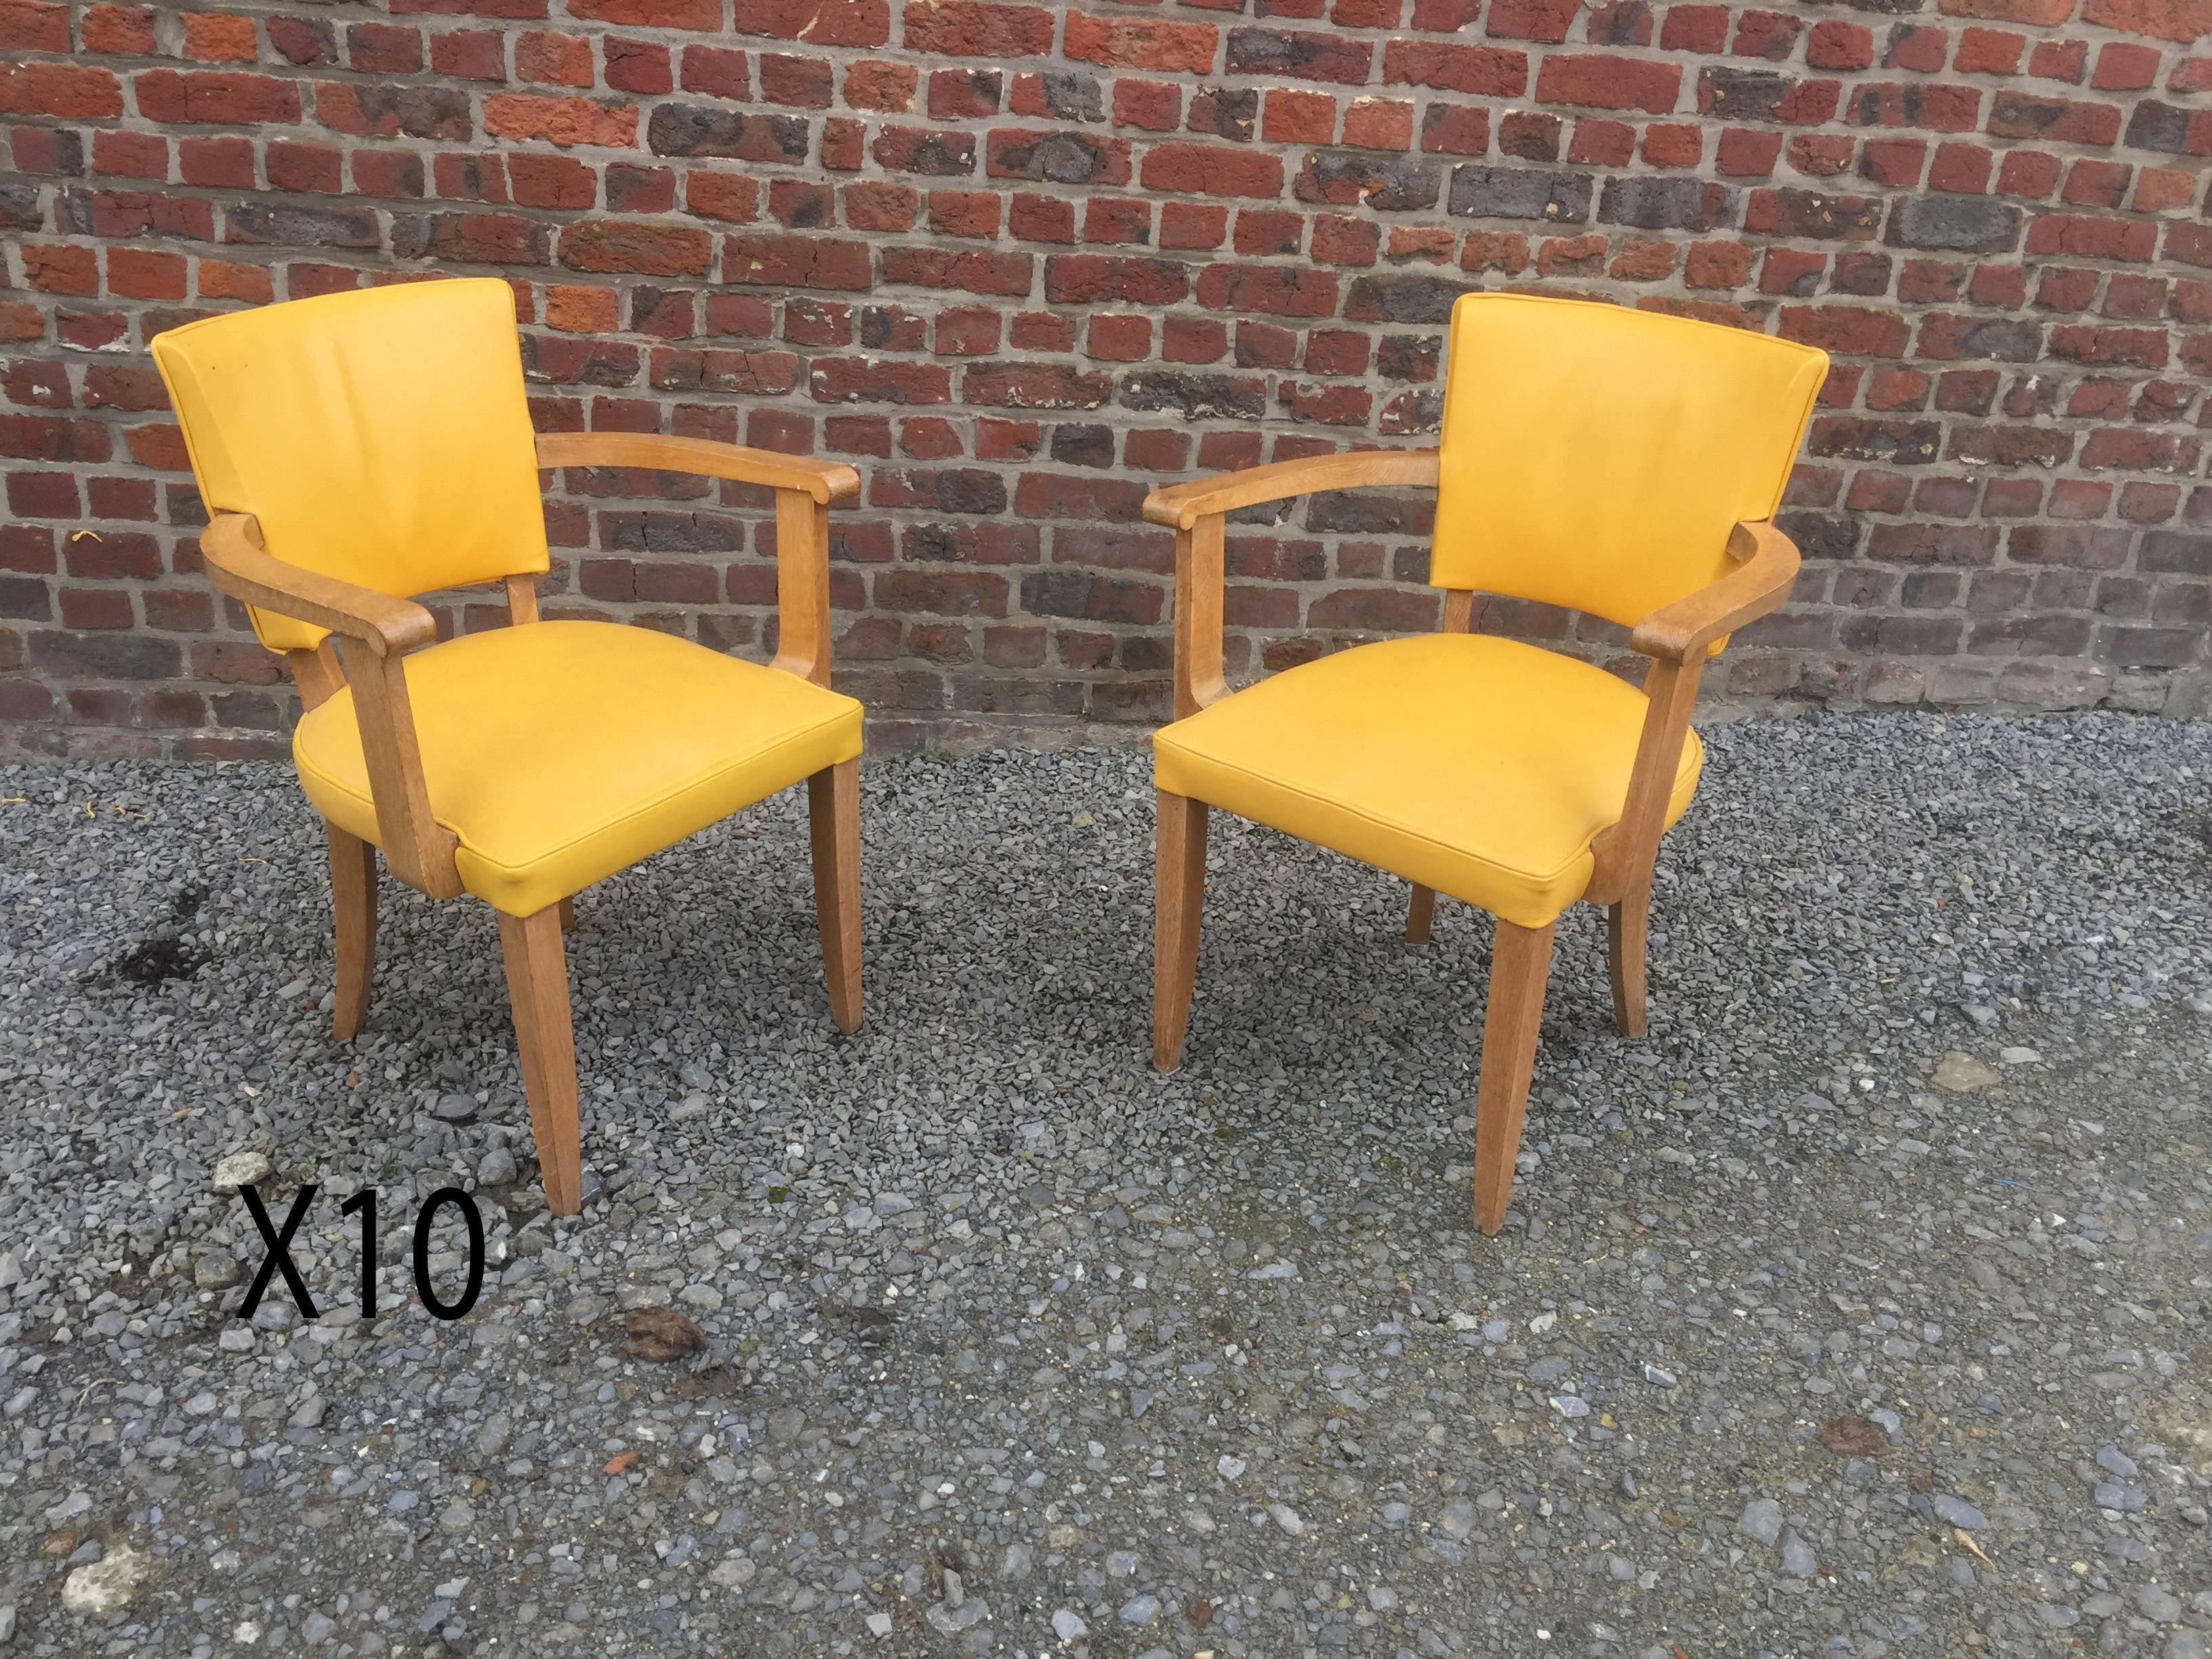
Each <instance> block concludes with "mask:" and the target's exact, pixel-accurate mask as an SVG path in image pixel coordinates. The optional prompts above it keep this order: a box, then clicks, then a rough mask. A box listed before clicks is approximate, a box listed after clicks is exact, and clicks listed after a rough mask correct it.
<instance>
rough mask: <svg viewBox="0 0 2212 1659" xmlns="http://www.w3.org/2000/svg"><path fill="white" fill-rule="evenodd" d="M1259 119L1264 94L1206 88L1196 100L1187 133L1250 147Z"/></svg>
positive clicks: (1244, 89) (1194, 97) (1185, 124)
mask: <svg viewBox="0 0 2212 1659" xmlns="http://www.w3.org/2000/svg"><path fill="white" fill-rule="evenodd" d="M1259 116H1260V94H1258V93H1257V92H1256V91H1255V90H1253V89H1252V88H1249V87H1247V88H1230V87H1206V88H1203V89H1202V90H1200V92H1198V93H1197V94H1194V96H1193V97H1192V99H1191V100H1190V113H1189V114H1188V116H1187V117H1186V118H1184V121H1183V130H1184V131H1187V132H1202V133H1206V134H1209V135H1210V136H1212V137H1216V138H1226V139H1227V140H1229V142H1230V143H1232V144H1249V143H1251V142H1252V129H1253V126H1254V124H1255V122H1257V120H1258V119H1259Z"/></svg>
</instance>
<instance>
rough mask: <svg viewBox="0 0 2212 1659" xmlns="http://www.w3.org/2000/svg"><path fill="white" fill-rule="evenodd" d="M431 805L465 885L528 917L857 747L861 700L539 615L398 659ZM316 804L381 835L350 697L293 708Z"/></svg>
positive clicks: (640, 635)
mask: <svg viewBox="0 0 2212 1659" xmlns="http://www.w3.org/2000/svg"><path fill="white" fill-rule="evenodd" d="M405 663H406V672H407V695H408V698H409V700H410V702H412V703H413V705H414V711H415V730H416V738H417V741H418V743H419V744H420V745H421V748H422V774H423V777H424V780H425V781H426V783H427V785H428V790H429V797H430V811H431V816H432V817H435V818H436V819H437V821H438V822H439V823H441V824H443V825H444V826H445V827H446V828H447V829H450V830H452V831H453V834H454V835H455V836H458V837H459V841H460V846H459V851H458V852H457V854H455V859H454V862H455V864H456V866H458V867H459V871H460V877H461V884H462V885H463V886H464V887H465V888H467V889H468V890H469V891H470V892H471V893H474V894H475V895H476V896H477V897H479V898H482V899H484V900H486V901H488V902H489V903H491V904H492V905H493V906H494V907H495V908H498V909H501V910H503V911H505V912H507V915H515V916H526V915H532V914H533V913H535V912H537V911H538V910H542V909H544V908H545V907H546V906H547V905H549V904H551V903H553V902H556V901H557V900H560V899H562V898H566V897H567V896H568V895H569V894H571V893H574V892H578V891H580V890H582V889H584V888H586V887H588V886H590V885H591V884H592V883H593V882H595V881H599V880H600V879H602V878H605V877H607V876H611V875H612V874H614V873H615V872H617V871H618V870H623V869H626V868H628V867H629V866H630V865H632V864H635V863H636V862H637V861H638V860H640V859H642V858H646V857H648V856H650V855H651V854H654V853H657V852H659V850H660V849H661V848H664V847H668V846H671V845H672V844H673V843H675V842H679V841H681V840H683V839H684V836H689V835H691V834H693V833H694V832H696V831H697V830H700V829H705V828H706V827H707V826H708V824H710V823H718V822H719V821H720V820H721V819H723V818H725V817H728V816H729V815H730V814H731V813H732V812H734V811H737V810H738V808H740V807H743V806H749V805H751V804H752V803H753V802H755V801H757V800H760V799H763V798H764V797H766V796H769V795H772V794H774V793H775V792H776V791H777V790H779V789H781V788H784V787H787V786H788V785H790V784H793V783H796V782H798V781H799V779H801V778H804V777H805V776H807V775H809V774H810V773H813V772H818V771H820V770H821V769H823V767H825V766H834V765H836V764H837V763H839V762H842V761H848V760H851V759H852V758H854V757H855V756H857V755H858V754H859V753H860V704H859V703H857V702H854V701H853V699H852V698H850V697H847V696H840V695H839V694H838V693H836V692H835V691H829V690H823V688H822V687H820V686H818V685H812V684H808V683H807V682H806V681H805V680H802V679H800V678H799V677H798V676H797V675H795V674H787V673H785V672H783V671H781V669H775V668H764V667H763V666H761V665H759V664H757V663H750V662H743V661H740V660H739V659H737V658H735V657H726V656H723V655H721V654H720V653H719V652H714V651H710V650H708V648H707V647H704V646H702V645H695V644H693V643H692V642H691V641H688V640H681V639H677V638H674V637H672V636H671V635H666V634H658V633H655V632H653V630H652V629H645V628H629V627H624V626H623V625H621V624H619V623H596V622H542V623H526V624H525V625H524V626H522V627H520V628H497V629H491V630H489V632H486V633H482V634H471V635H465V636H463V637H462V638H459V639H456V640H452V641H447V642H446V643H444V644H441V645H434V646H431V647H428V648H427V649H425V650H422V651H418V652H416V653H414V654H412V655H411V656H410V657H408V658H407V659H405ZM292 753H293V757H294V758H295V760H296V761H297V762H298V763H299V768H300V781H301V784H302V785H303V786H304V787H306V789H307V799H309V800H311V801H313V803H314V805H315V808H316V810H317V811H319V812H321V813H322V814H323V816H324V817H327V818H329V819H331V821H332V822H333V823H337V825H338V826H339V827H340V828H342V829H347V830H349V831H351V832H352V833H353V834H354V835H356V836H361V837H362V838H363V839H364V840H368V841H375V840H376V839H377V832H376V808H375V806H374V804H373V802H372V801H371V799H370V798H369V791H368V767H367V766H366V764H365V763H363V761H362V751H361V731H360V727H359V726H357V725H356V722H355V720H354V712H353V697H352V694H351V693H350V692H348V691H341V692H339V693H338V694H337V696H334V697H332V698H331V699H330V700H329V701H328V702H325V703H324V704H322V706H321V707H319V708H313V709H310V710H309V711H308V712H307V714H303V715H302V716H301V719H300V724H299V728H298V730H297V731H296V732H295V733H294V736H293V738H292Z"/></svg>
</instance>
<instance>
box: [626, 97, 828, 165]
mask: <svg viewBox="0 0 2212 1659" xmlns="http://www.w3.org/2000/svg"><path fill="white" fill-rule="evenodd" d="M807 137H808V128H807V121H806V118H805V116H803V115H774V114H763V113H760V112H745V111H742V110H729V109H720V108H717V107H715V106H713V105H711V104H662V105H660V106H658V107H657V108H656V109H654V111H653V118H652V119H651V120H650V121H648V122H647V125H646V133H645V138H646V143H647V145H648V146H649V147H650V148H651V149H652V150H653V154H654V155H682V156H693V157H708V156H711V157H719V158H721V159H724V160H727V161H769V162H781V163H786V164H796V163H798V162H801V161H805V159H806V146H807Z"/></svg>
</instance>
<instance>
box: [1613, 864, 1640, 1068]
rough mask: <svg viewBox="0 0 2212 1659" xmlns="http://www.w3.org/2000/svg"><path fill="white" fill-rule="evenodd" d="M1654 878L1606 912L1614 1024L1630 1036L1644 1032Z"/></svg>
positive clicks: (1638, 886) (1632, 890)
mask: <svg viewBox="0 0 2212 1659" xmlns="http://www.w3.org/2000/svg"><path fill="white" fill-rule="evenodd" d="M1650 936H1651V878H1650V876H1648V875H1647V876H1645V877H1644V878H1643V879H1642V880H1641V881H1639V882H1638V883H1637V884H1635V885H1634V886H1632V887H1631V888H1630V889H1629V890H1628V892H1627V895H1626V896H1625V897H1623V898H1622V899H1621V901H1620V903H1618V904H1613V905H1608V906H1607V907H1606V912H1605V957H1606V963H1607V967H1608V968H1610V969H1612V973H1613V1023H1614V1024H1616V1025H1618V1026H1620V1029H1621V1030H1622V1031H1623V1032H1624V1033H1626V1035H1627V1036H1632V1037H1640V1036H1643V1035H1644V958H1645V957H1646V956H1647V955H1648V954H1649V952H1650Z"/></svg>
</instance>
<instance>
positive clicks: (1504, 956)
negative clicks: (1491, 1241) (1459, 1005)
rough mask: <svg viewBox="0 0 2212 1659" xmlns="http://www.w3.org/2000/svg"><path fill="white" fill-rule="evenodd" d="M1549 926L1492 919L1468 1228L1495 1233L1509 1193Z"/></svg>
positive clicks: (1532, 1063) (1548, 959)
mask: <svg viewBox="0 0 2212 1659" xmlns="http://www.w3.org/2000/svg"><path fill="white" fill-rule="evenodd" d="M1556 928H1557V924H1556V923H1551V924H1547V925H1546V926H1544V927H1516V926H1515V925H1514V924H1513V923H1511V922H1510V921H1506V920H1505V919H1504V917H1502V916H1501V917H1499V918H1498V942H1497V944H1496V945H1494V946H1493V947H1492V951H1491V957H1490V1006H1489V1009H1488V1011H1487V1012H1486V1013H1485V1014H1484V1016H1483V1021H1482V1077H1481V1080H1480V1083H1478V1084H1477V1085H1476V1087H1475V1105H1474V1225H1476V1226H1478V1227H1480V1228H1481V1229H1482V1231H1484V1232H1486V1233H1495V1232H1496V1231H1498V1229H1499V1228H1500V1227H1503V1226H1504V1225H1505V1204H1506V1200H1508V1199H1510V1197H1512V1195H1513V1160H1514V1159H1515V1158H1517V1157H1519V1156H1520V1152H1521V1117H1522V1112H1523V1111H1524V1110H1525V1109H1527V1107H1528V1079H1529V1077H1530V1076H1531V1074H1532V1073H1534V1071H1535V1068H1536V1033H1537V1031H1538V1030H1539V1028H1540V1027H1541V1025H1542V1024H1543V1023H1544V983H1545V981H1547V979H1549V978H1550V976H1551V972H1552V935H1553V932H1554V931H1555V930H1556Z"/></svg>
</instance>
